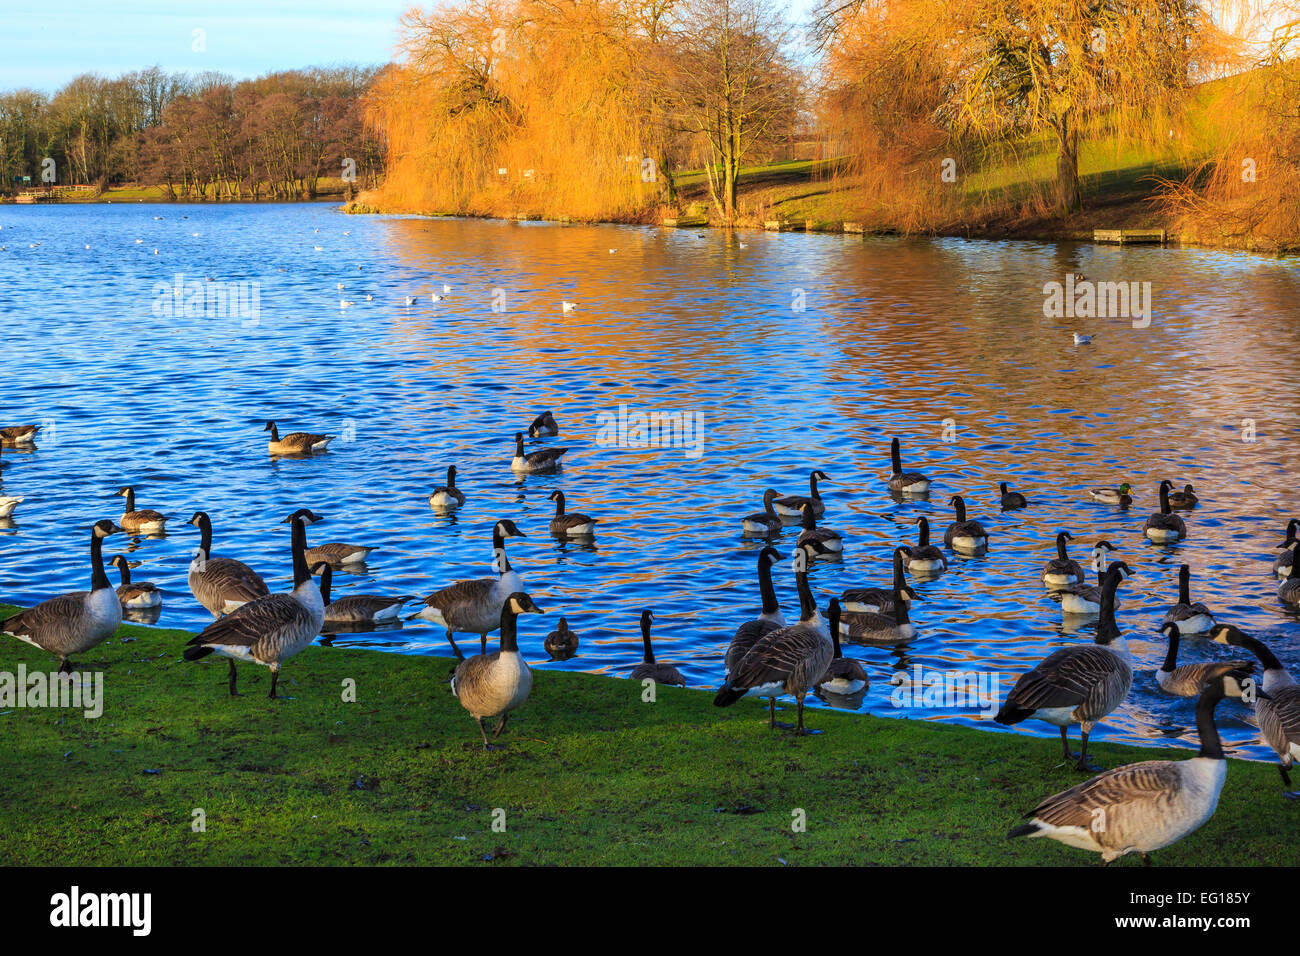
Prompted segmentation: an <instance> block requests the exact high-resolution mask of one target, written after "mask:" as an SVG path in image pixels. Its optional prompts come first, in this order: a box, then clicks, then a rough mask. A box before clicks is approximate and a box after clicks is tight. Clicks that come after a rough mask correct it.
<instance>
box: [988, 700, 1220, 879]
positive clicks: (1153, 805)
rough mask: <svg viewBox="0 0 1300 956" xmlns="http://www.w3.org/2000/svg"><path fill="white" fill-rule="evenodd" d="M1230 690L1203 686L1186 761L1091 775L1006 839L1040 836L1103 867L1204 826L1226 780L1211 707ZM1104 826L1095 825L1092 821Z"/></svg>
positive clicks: (1146, 858) (1145, 857) (1147, 853)
mask: <svg viewBox="0 0 1300 956" xmlns="http://www.w3.org/2000/svg"><path fill="white" fill-rule="evenodd" d="M1231 690H1232V686H1231V683H1230V679H1229V678H1224V679H1222V680H1215V681H1211V682H1210V683H1209V684H1208V685H1207V686H1206V687H1205V689H1204V690H1203V691H1201V694H1200V697H1199V698H1198V699H1197V701H1196V731H1197V736H1199V737H1200V740H1201V748H1200V750H1198V751H1197V753H1196V756H1195V757H1192V758H1191V759H1190V760H1144V761H1142V762H1141V763H1131V764H1126V765H1125V766H1122V767H1116V768H1115V769H1114V770H1107V771H1106V772H1104V773H1101V774H1098V775H1097V776H1095V777H1093V778H1092V779H1091V780H1088V781H1086V782H1085V783H1081V784H1079V785H1078V786H1074V787H1071V788H1070V789H1068V790H1063V791H1062V792H1060V793H1058V794H1055V795H1053V796H1050V797H1048V798H1047V799H1046V800H1044V801H1043V802H1042V803H1040V804H1038V806H1036V807H1034V809H1032V810H1030V811H1029V812H1028V813H1027V814H1025V816H1026V817H1028V818H1029V822H1028V823H1024V824H1021V825H1020V826H1018V827H1016V828H1015V829H1013V830H1011V832H1010V833H1008V834H1007V836H1008V837H1010V838H1016V837H1031V838H1034V837H1038V838H1041V837H1046V838H1048V839H1050V840H1056V841H1057V842H1059V843H1064V844H1065V845H1066V846H1072V847H1075V848H1076V849H1080V850H1088V851H1091V852H1094V853H1100V854H1101V862H1102V865H1103V866H1105V865H1106V864H1109V863H1111V862H1113V861H1114V860H1117V859H1119V858H1120V857H1122V856H1124V855H1125V854H1128V853H1138V854H1140V855H1141V857H1142V862H1143V864H1144V865H1148V866H1149V865H1150V863H1151V854H1152V853H1153V852H1154V851H1156V850H1160V849H1163V848H1164V847H1167V846H1170V845H1171V844H1173V843H1176V842H1178V841H1179V840H1181V839H1183V837H1185V836H1187V835H1188V834H1190V833H1193V832H1195V831H1196V830H1197V829H1199V828H1200V827H1202V826H1203V825H1205V823H1207V822H1208V821H1209V819H1210V818H1211V817H1212V816H1214V811H1215V808H1216V807H1217V806H1218V805H1219V794H1220V793H1221V792H1222V790H1223V782H1224V780H1225V779H1226V777H1227V774H1228V762H1227V760H1226V759H1224V753H1223V744H1222V742H1221V740H1220V738H1219V730H1218V727H1216V726H1215V723H1214V711H1215V708H1216V707H1217V706H1218V704H1219V701H1221V700H1223V698H1224V697H1225V696H1227V695H1228V694H1229V693H1230V692H1231ZM1099 821H1100V822H1101V823H1102V824H1104V825H1098V822H1099Z"/></svg>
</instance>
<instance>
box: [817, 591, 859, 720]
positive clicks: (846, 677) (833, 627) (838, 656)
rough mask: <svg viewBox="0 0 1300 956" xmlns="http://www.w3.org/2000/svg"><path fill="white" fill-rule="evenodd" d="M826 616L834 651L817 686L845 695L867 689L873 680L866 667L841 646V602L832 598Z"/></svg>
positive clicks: (823, 689) (829, 691)
mask: <svg viewBox="0 0 1300 956" xmlns="http://www.w3.org/2000/svg"><path fill="white" fill-rule="evenodd" d="M826 616H827V618H828V619H829V620H830V631H831V646H832V648H833V651H832V654H831V662H830V664H829V665H827V667H826V673H825V674H823V675H822V677H821V680H819V681H818V682H817V686H818V687H819V688H821V690H822V691H824V692H826V693H830V694H841V695H843V696H848V695H849V694H856V693H857V692H858V691H860V690H865V689H866V688H867V685H868V684H869V683H870V682H871V678H870V677H869V676H868V675H867V671H866V669H865V668H864V667H863V666H862V664H861V663H859V662H858V661H855V660H854V659H853V658H851V657H845V656H844V650H843V649H842V648H841V647H840V602H839V601H838V600H836V599H835V598H831V602H830V606H829V607H828V608H827V609H826Z"/></svg>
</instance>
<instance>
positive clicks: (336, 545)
mask: <svg viewBox="0 0 1300 956" xmlns="http://www.w3.org/2000/svg"><path fill="white" fill-rule="evenodd" d="M322 520H324V519H323V516H322V515H318V514H316V512H314V511H312V510H311V509H310V508H299V509H298V510H297V511H295V512H294V513H293V514H291V515H289V517H287V518H285V519H284V520H283V521H281V522H280V523H281V524H289V523H290V522H292V521H302V523H303V525H304V526H306V525H309V524H315V523H316V522H317V521H322ZM374 550H375V549H374V548H373V547H367V546H366V545H363V544H344V543H343V542H341V541H330V542H328V543H326V544H320V545H317V546H316V547H314V548H308V549H307V554H306V558H307V566H308V567H309V568H311V567H315V565H316V564H317V563H319V562H321V561H328V562H329V563H330V564H334V565H347V564H361V563H362V562H363V561H365V560H366V555H368V554H369V553H370V552H371V551H374Z"/></svg>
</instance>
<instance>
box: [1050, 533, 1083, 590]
mask: <svg viewBox="0 0 1300 956" xmlns="http://www.w3.org/2000/svg"><path fill="white" fill-rule="evenodd" d="M1073 539H1074V535H1072V534H1070V532H1068V531H1062V532H1061V533H1060V534H1058V535H1057V536H1056V557H1054V558H1052V560H1050V561H1048V562H1047V565H1046V566H1045V567H1044V568H1043V573H1042V575H1041V577H1042V579H1043V583H1044V584H1046V585H1047V586H1048V587H1049V588H1058V587H1065V586H1066V585H1068V584H1082V583H1083V580H1084V577H1085V575H1084V571H1083V567H1082V565H1080V564H1079V562H1078V561H1076V560H1074V558H1072V557H1070V555H1069V553H1068V552H1067V551H1066V550H1065V542H1067V541H1072V540H1073Z"/></svg>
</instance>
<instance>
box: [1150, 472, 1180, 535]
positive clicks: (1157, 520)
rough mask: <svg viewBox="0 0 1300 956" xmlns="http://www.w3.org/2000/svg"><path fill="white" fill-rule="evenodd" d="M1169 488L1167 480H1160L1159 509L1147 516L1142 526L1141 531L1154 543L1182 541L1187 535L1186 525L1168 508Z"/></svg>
mask: <svg viewBox="0 0 1300 956" xmlns="http://www.w3.org/2000/svg"><path fill="white" fill-rule="evenodd" d="M1169 488H1170V484H1169V482H1168V481H1162V482H1160V511H1159V512H1158V513H1156V514H1153V515H1152V516H1151V517H1150V518H1147V523H1146V524H1144V525H1143V526H1142V533H1143V534H1145V535H1146V536H1147V537H1148V538H1150V539H1151V540H1152V541H1154V542H1155V543H1156V544H1167V543H1169V542H1172V541H1182V540H1183V538H1185V537H1187V525H1186V524H1184V523H1183V519H1182V518H1180V517H1178V515H1176V514H1174V513H1173V512H1172V511H1171V510H1169Z"/></svg>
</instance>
